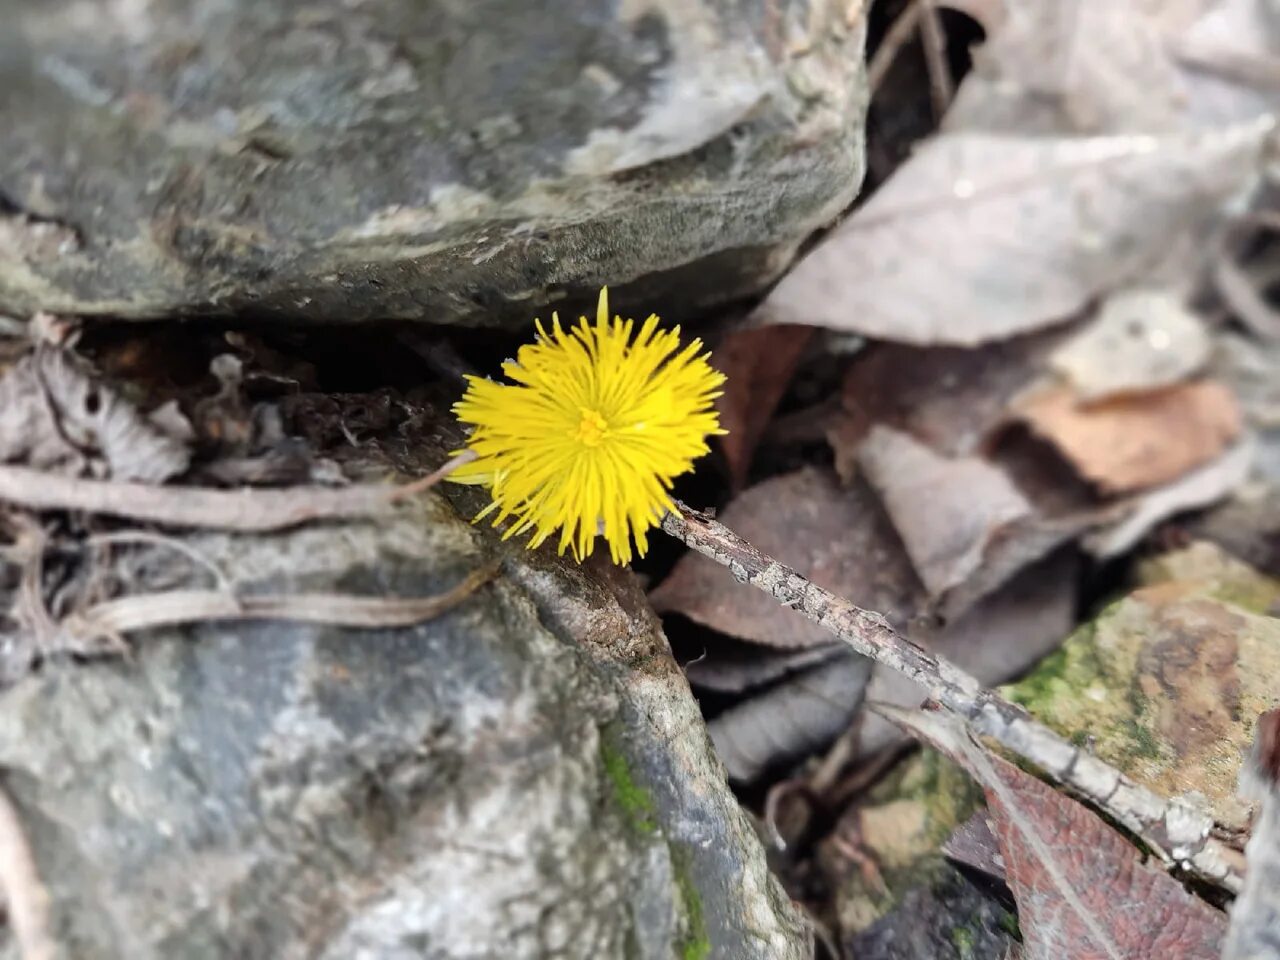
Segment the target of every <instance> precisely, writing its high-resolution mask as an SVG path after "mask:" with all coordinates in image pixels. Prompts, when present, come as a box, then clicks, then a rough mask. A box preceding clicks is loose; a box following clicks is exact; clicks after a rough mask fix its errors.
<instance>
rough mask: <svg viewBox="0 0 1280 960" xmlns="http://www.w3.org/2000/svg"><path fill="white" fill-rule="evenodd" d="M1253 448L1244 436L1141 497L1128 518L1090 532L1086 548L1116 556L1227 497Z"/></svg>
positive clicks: (1249, 461) (1248, 464) (1249, 462)
mask: <svg viewBox="0 0 1280 960" xmlns="http://www.w3.org/2000/svg"><path fill="white" fill-rule="evenodd" d="M1255 446H1256V445H1255V444H1254V443H1253V441H1252V440H1251V439H1250V438H1248V437H1246V438H1245V439H1243V440H1241V441H1240V442H1239V443H1237V444H1236V445H1235V446H1234V447H1232V448H1231V449H1230V450H1228V451H1227V452H1226V453H1224V454H1223V455H1222V456H1221V457H1219V458H1218V459H1216V460H1213V461H1210V462H1209V463H1207V464H1205V465H1204V466H1202V467H1197V468H1196V469H1195V470H1192V471H1191V472H1190V473H1187V474H1184V475H1183V476H1181V477H1179V478H1178V479H1177V480H1174V481H1173V482H1172V483H1170V484H1167V485H1165V486H1163V487H1156V488H1155V489H1153V490H1150V491H1148V492H1146V493H1144V494H1142V495H1140V496H1139V497H1138V498H1137V499H1136V501H1135V502H1134V503H1133V505H1132V509H1131V511H1130V512H1129V514H1128V516H1126V517H1125V518H1124V519H1122V520H1120V521H1119V522H1117V523H1115V524H1112V525H1111V526H1109V527H1106V528H1104V529H1102V530H1098V531H1096V532H1095V533H1091V534H1090V535H1089V536H1088V537H1086V538H1085V540H1084V545H1085V547H1086V548H1087V549H1088V550H1089V552H1090V553H1092V554H1093V555H1094V556H1095V557H1098V558H1099V559H1103V560H1105V559H1108V558H1110V557H1117V556H1119V555H1120V554H1122V553H1126V552H1128V551H1129V550H1130V549H1131V548H1132V547H1133V546H1134V545H1135V544H1137V543H1138V541H1140V540H1141V539H1142V538H1143V537H1145V536H1146V535H1147V533H1148V532H1149V531H1150V530H1152V529H1153V528H1154V527H1155V526H1156V524H1158V523H1161V522H1162V521H1164V520H1167V519H1169V518H1170V517H1172V516H1174V515H1176V514H1179V513H1183V512H1185V511H1188V510H1195V509H1198V508H1200V507H1207V506H1209V505H1210V504H1211V503H1215V502H1216V501H1218V500H1221V499H1223V498H1224V497H1227V496H1229V495H1230V494H1231V493H1232V492H1233V491H1235V490H1237V489H1239V488H1240V486H1241V485H1242V484H1244V482H1245V481H1246V480H1247V479H1248V477H1249V468H1250V467H1251V466H1252V465H1253V460H1254V451H1255Z"/></svg>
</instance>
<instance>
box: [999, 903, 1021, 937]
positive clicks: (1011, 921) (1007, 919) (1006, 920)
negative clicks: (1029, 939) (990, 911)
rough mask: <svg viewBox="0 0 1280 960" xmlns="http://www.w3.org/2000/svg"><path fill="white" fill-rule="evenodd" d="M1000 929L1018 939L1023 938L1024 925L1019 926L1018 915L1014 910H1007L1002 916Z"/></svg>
mask: <svg viewBox="0 0 1280 960" xmlns="http://www.w3.org/2000/svg"><path fill="white" fill-rule="evenodd" d="M1000 929H1002V930H1003V931H1004V932H1005V933H1007V934H1009V936H1011V937H1015V938H1016V939H1018V940H1021V939H1022V927H1020V926H1018V915H1017V914H1016V913H1014V912H1013V911H1012V910H1007V911H1005V913H1004V914H1003V915H1001V917H1000Z"/></svg>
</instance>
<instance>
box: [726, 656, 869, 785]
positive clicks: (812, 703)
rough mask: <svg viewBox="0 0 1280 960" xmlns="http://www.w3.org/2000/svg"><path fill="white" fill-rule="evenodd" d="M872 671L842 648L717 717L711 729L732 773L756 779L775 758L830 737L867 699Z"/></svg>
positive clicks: (735, 776)
mask: <svg viewBox="0 0 1280 960" xmlns="http://www.w3.org/2000/svg"><path fill="white" fill-rule="evenodd" d="M870 674H871V661H870V660H868V659H867V658H866V657H860V656H858V655H857V654H855V653H852V652H841V653H840V655H838V656H837V657H835V658H834V659H833V660H831V661H829V662H828V663H824V664H822V665H820V666H817V667H813V668H812V669H809V670H806V671H804V672H803V673H799V674H796V675H795V676H793V677H790V678H789V679H787V680H786V681H784V682H783V683H780V684H779V685H778V686H776V687H773V688H771V689H769V690H766V691H765V692H764V693H762V694H760V695H759V696H755V697H752V698H751V699H749V700H745V701H743V702H742V703H740V704H738V705H737V706H734V707H730V708H729V709H728V710H726V711H725V712H724V713H722V714H720V715H719V716H717V717H715V718H714V719H713V720H711V722H710V723H708V724H707V732H708V733H709V734H710V735H711V742H712V743H714V744H715V747H716V753H717V755H719V757H720V759H721V760H722V761H724V765H725V769H727V770H728V771H729V776H730V777H732V778H733V779H735V780H742V781H747V780H752V779H754V778H755V777H757V776H758V775H759V774H760V773H762V772H763V771H764V770H765V769H766V768H767V767H768V766H769V765H770V764H772V763H774V762H776V761H778V760H781V759H783V758H786V757H795V756H799V755H801V754H804V753H805V752H807V751H810V750H813V749H815V748H817V747H819V746H821V745H823V744H824V743H827V742H828V741H830V740H831V739H832V738H833V737H834V736H836V735H837V734H839V733H840V732H841V731H842V730H844V729H845V728H846V727H847V726H848V725H849V723H850V721H851V720H852V719H853V716H854V714H855V713H857V711H858V708H859V707H860V706H861V705H862V691H863V690H864V689H865V687H866V683H867V677H868V676H870Z"/></svg>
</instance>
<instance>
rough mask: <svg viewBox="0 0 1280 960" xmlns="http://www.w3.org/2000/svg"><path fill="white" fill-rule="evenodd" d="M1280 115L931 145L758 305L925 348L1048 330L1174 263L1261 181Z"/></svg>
mask: <svg viewBox="0 0 1280 960" xmlns="http://www.w3.org/2000/svg"><path fill="white" fill-rule="evenodd" d="M1273 126H1274V124H1273V121H1272V120H1271V118H1269V117H1268V118H1264V119H1262V120H1257V121H1252V122H1248V123H1242V124H1239V125H1236V126H1232V127H1228V128H1225V129H1219V130H1212V131H1207V132H1206V131H1198V132H1191V133H1177V134H1169V135H1167V136H1161V137H1153V136H1141V137H1134V136H1113V137H1094V138H1062V139H1055V138H1052V137H1044V136H1030V135H1008V136H996V135H987V134H976V133H956V134H949V135H944V136H940V137H938V138H936V139H934V140H932V141H930V142H928V143H926V144H924V145H923V146H922V147H921V148H920V149H919V150H918V151H917V152H916V153H915V154H913V155H912V157H911V159H910V160H908V161H907V162H906V163H905V164H903V166H902V167H900V168H899V170H898V172H897V173H896V174H895V175H894V176H893V177H891V178H890V179H889V181H888V182H886V183H885V184H884V185H883V186H882V187H881V188H880V190H879V191H878V192H877V193H876V194H875V195H874V196H872V197H871V199H870V200H869V201H868V202H867V203H866V204H865V205H864V206H863V207H862V208H860V209H859V210H858V211H857V212H855V213H854V214H853V216H851V217H850V218H849V219H848V220H846V221H845V222H844V223H843V224H842V225H841V226H840V227H838V228H837V229H836V230H835V231H834V232H833V233H832V234H831V235H830V236H829V237H828V238H827V240H826V241H825V242H824V243H822V244H821V245H820V246H818V247H817V248H816V249H815V250H814V251H813V252H812V253H810V254H809V255H808V256H807V257H805V258H804V259H803V260H801V261H800V263H799V264H797V266H796V267H795V268H794V269H793V270H792V271H791V272H790V273H789V274H788V275H787V276H786V277H784V278H783V280H782V282H781V283H780V284H778V286H777V287H776V288H775V289H774V291H773V292H772V293H771V294H770V296H769V297H768V298H767V299H766V300H765V302H764V304H763V305H762V307H761V313H762V315H763V316H764V317H767V318H768V320H769V321H770V322H778V323H811V324H815V325H819V326H826V327H830V328H833V329H837V330H847V331H851V332H854V333H858V334H861V335H863V336H868V337H875V338H880V339H886V340H900V341H906V342H910V343H919V344H953V345H974V344H979V343H983V342H986V341H989V340H998V339H1002V338H1005V337H1009V336H1013V335H1015V334H1018V333H1024V332H1027V331H1030V330H1036V329H1039V328H1042V327H1045V326H1047V325H1049V324H1052V323H1054V322H1055V321H1058V320H1062V319H1064V318H1066V317H1069V316H1071V315H1072V314H1074V313H1075V312H1077V311H1078V310H1080V309H1081V308H1082V307H1083V306H1084V305H1085V304H1086V303H1088V301H1089V300H1090V299H1091V298H1093V297H1095V296H1096V295H1098V294H1099V293H1102V292H1104V291H1107V290H1110V289H1114V288H1116V287H1119V286H1122V285H1124V284H1125V283H1127V282H1131V281H1133V280H1135V279H1137V278H1139V277H1141V276H1143V275H1145V274H1146V273H1148V272H1149V271H1150V270H1151V269H1152V268H1153V267H1154V266H1155V265H1157V264H1158V263H1160V262H1161V261H1164V260H1166V259H1167V258H1168V256H1169V253H1170V249H1171V247H1172V246H1174V244H1173V240H1174V239H1175V238H1178V237H1180V236H1187V235H1189V231H1194V230H1195V229H1196V228H1199V227H1203V225H1205V224H1206V223H1208V222H1211V221H1212V220H1213V219H1214V218H1215V217H1216V216H1217V214H1218V211H1219V210H1220V209H1221V208H1222V206H1223V204H1224V203H1226V202H1227V201H1228V200H1230V199H1232V198H1234V197H1236V196H1238V195H1239V194H1240V193H1241V192H1242V191H1243V190H1245V189H1247V188H1248V187H1249V186H1250V185H1251V184H1252V182H1253V181H1254V179H1255V178H1256V175H1257V171H1258V169H1259V163H1260V155H1261V151H1262V148H1263V145H1264V144H1265V143H1266V141H1267V138H1268V136H1269V135H1270V132H1271V130H1272V129H1273Z"/></svg>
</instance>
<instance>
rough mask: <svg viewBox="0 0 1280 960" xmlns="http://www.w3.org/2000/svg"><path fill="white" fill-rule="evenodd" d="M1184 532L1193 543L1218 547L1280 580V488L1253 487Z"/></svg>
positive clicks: (1240, 492) (1190, 521) (1195, 521)
mask: <svg viewBox="0 0 1280 960" xmlns="http://www.w3.org/2000/svg"><path fill="white" fill-rule="evenodd" d="M1183 529H1184V530H1185V532H1186V535H1187V536H1189V537H1191V538H1192V539H1195V540H1205V541H1208V542H1210V543H1214V544H1217V545H1218V546H1220V547H1221V548H1222V549H1223V550H1225V551H1226V552H1228V553H1230V554H1232V555H1233V556H1235V557H1237V558H1238V559H1240V560H1243V561H1244V562H1245V563H1247V564H1249V565H1250V566H1251V567H1255V568H1257V569H1258V570H1261V571H1262V572H1263V573H1266V574H1270V575H1271V576H1273V577H1280V487H1274V486H1268V485H1266V484H1250V485H1248V486H1246V487H1244V488H1242V489H1240V490H1238V491H1237V492H1236V495H1235V497H1233V498H1232V499H1231V500H1228V501H1227V502H1226V503H1224V504H1222V505H1221V506H1218V507H1215V508H1214V509H1212V510H1209V511H1207V512H1206V513H1205V514H1204V515H1203V516H1200V517H1196V518H1193V519H1191V520H1189V521H1187V522H1186V523H1185V525H1184V527H1183Z"/></svg>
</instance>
